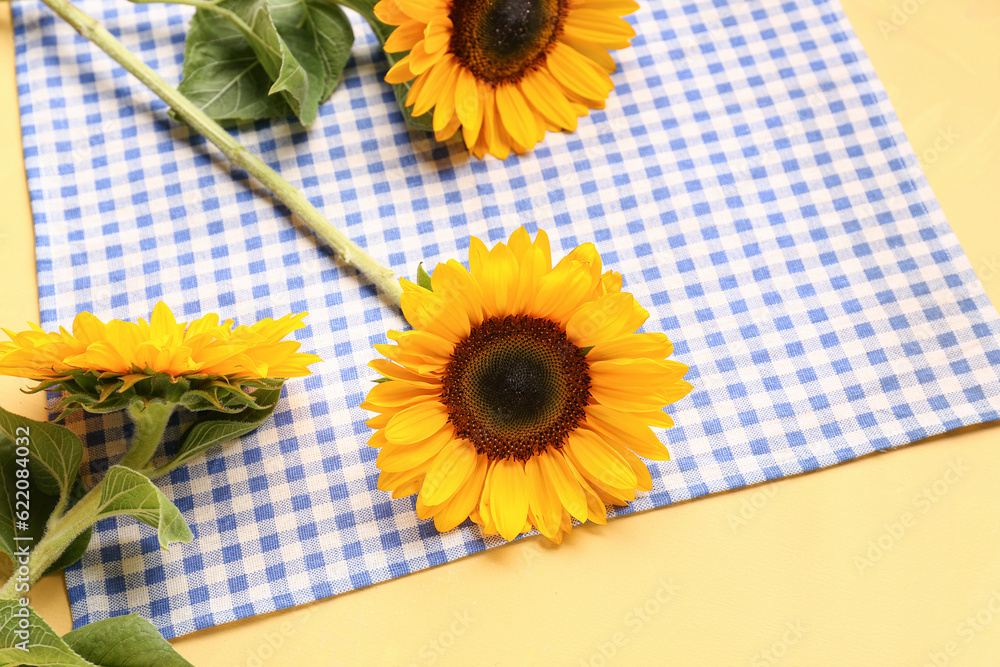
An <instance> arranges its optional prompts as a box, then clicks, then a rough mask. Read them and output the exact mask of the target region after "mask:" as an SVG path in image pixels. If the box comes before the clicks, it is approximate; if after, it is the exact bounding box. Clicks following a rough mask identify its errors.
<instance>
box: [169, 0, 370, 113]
mask: <svg viewBox="0 0 1000 667" xmlns="http://www.w3.org/2000/svg"><path fill="white" fill-rule="evenodd" d="M353 43H354V31H353V30H352V29H351V25H350V22H349V21H348V19H347V16H346V15H345V14H344V12H343V10H342V9H341V8H340V7H339V6H337V5H336V4H334V3H333V2H327V1H324V0H291V1H290V2H278V0H271V1H270V2H268V1H267V0H223V2H220V3H219V4H218V5H215V8H214V9H212V10H209V9H201V8H200V9H198V10H197V11H196V12H195V15H194V18H192V20H191V28H190V30H189V32H188V37H187V42H186V44H185V49H184V71H183V78H182V80H181V84H180V86H179V87H178V88H179V90H180V91H181V92H182V93H184V95H186V96H187V97H188V98H189V99H190V100H191V101H193V102H194V103H195V104H196V105H197V106H199V107H200V108H201V109H202V110H203V111H205V113H207V114H208V115H209V116H211V117H212V118H214V119H216V120H257V119H261V118H273V117H276V116H284V115H287V114H289V113H294V114H295V115H296V116H297V117H298V118H299V121H300V122H301V123H302V124H303V125H308V124H310V123H311V122H312V121H313V120H315V118H316V115H317V112H318V109H319V105H320V103H322V102H323V101H324V100H326V99H327V98H328V97H329V96H330V94H331V93H333V90H334V88H336V86H337V83H338V82H339V81H340V77H341V74H342V72H343V69H344V65H345V64H346V63H347V60H348V58H349V57H350V50H351V45H352V44H353Z"/></svg>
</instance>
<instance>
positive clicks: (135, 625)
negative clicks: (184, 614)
mask: <svg viewBox="0 0 1000 667" xmlns="http://www.w3.org/2000/svg"><path fill="white" fill-rule="evenodd" d="M63 640H64V641H65V642H66V644H67V645H68V646H69V647H70V648H71V649H72V650H73V651H75V652H76V653H77V654H79V655H80V656H81V657H83V658H85V659H87V660H90V661H91V662H93V663H94V664H97V665H101V667H137V666H140V665H141V667H193V666H192V665H191V663H190V662H188V661H187V660H185V659H184V658H182V657H181V656H180V654H179V653H177V651H175V650H174V647H173V646H171V645H170V644H169V643H167V640H166V639H164V638H163V637H162V636H160V633H159V632H157V630H156V628H155V627H154V626H153V624H152V623H150V622H149V621H147V620H146V619H144V618H142V617H141V616H137V615H136V614H129V615H128V616H115V617H113V618H108V619H105V620H103V621H97V622H95V623H90V624H89V625H85V626H83V627H82V628H80V629H79V630H74V631H73V632H70V633H69V634H67V635H65V636H64V637H63Z"/></svg>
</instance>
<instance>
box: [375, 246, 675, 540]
mask: <svg viewBox="0 0 1000 667" xmlns="http://www.w3.org/2000/svg"><path fill="white" fill-rule="evenodd" d="M470 244H471V245H470V249H469V265H470V269H471V270H466V269H465V267H463V266H462V265H461V264H460V263H458V262H457V261H455V260H450V261H448V262H447V263H444V264H438V266H437V267H436V268H435V269H434V272H433V274H432V276H431V280H430V285H429V287H430V288H429V289H428V288H425V287H421V286H419V285H416V284H414V283H412V282H409V281H407V280H403V281H401V282H402V286H403V297H402V308H403V314H404V315H405V317H406V319H407V321H408V322H409V323H410V324H411V325H412V326H413V329H412V330H410V331H406V332H398V331H390V332H389V334H388V336H389V338H390V339H391V340H393V341H394V343H395V344H388V345H376V346H375V347H376V349H378V351H379V352H381V353H382V354H383V355H384V356H385V357H386V359H377V360H375V361H373V362H372V363H371V364H370V366H371V367H372V368H374V369H375V370H376V371H378V372H379V373H381V374H382V376H383V378H382V380H381V381H379V382H378V383H377V384H376V385H375V387H374V388H372V390H371V391H370V392H369V394H368V396H367V399H366V400H365V402H364V403H362V406H361V407H363V408H365V409H367V410H370V411H373V412H377V413H379V414H378V415H377V416H375V417H373V418H372V419H370V420H369V421H368V422H367V423H368V425H369V426H370V427H371V428H373V429H376V430H375V433H374V434H373V435H372V436H371V439H370V440H369V444H370V445H371V446H372V447H376V448H380V450H381V451H380V452H379V454H378V458H377V465H378V467H379V469H380V471H381V473H380V475H379V479H378V488H379V489H381V490H383V491H392V495H393V497H394V498H399V497H402V496H405V495H409V494H414V493H416V494H418V496H417V501H416V507H417V513H418V515H419V516H420V517H421V518H428V517H433V518H434V522H435V525H436V527H437V528H438V530H440V531H446V530H450V529H452V528H454V527H456V526H458V525H459V524H460V523H462V522H463V521H465V519H467V518H471V519H472V521H473V522H475V523H477V524H479V525H480V526H482V527H483V530H484V532H485V533H487V534H494V533H499V534H500V535H502V536H503V537H504V539H507V540H511V539H513V538H515V537H517V535H519V534H521V533H523V532H526V531H528V530H530V529H531V528H532V527H535V528H537V529H538V530H539V532H541V533H542V534H543V535H545V536H546V537H548V538H550V539H552V540H555V541H557V542H558V541H560V540H561V539H562V536H563V534H564V533H566V532H568V531H569V530H570V529H571V527H572V520H573V519H576V520H578V521H580V522H585V521H588V520H589V521H594V522H597V523H605V522H606V518H607V512H606V504H612V505H626V504H627V503H628V502H630V501H632V500H634V499H635V494H636V491H649V490H650V489H651V488H652V479H651V477H650V474H649V471H648V470H647V469H646V466H645V465H644V464H643V462H642V460H640V458H639V457H640V456H642V457H644V458H647V459H653V460H667V459H669V453H668V451H667V448H666V447H665V446H664V445H663V444H662V443H661V442H660V441H659V440H658V439H657V437H656V436H655V435H654V433H653V431H652V430H651V428H650V426H659V427H664V428H666V427H670V426H672V425H673V422H672V421H671V419H670V417H669V416H668V415H666V414H665V413H664V412H663V411H662V408H663V407H664V406H665V405H667V404H669V403H672V402H674V401H676V400H678V399H679V398H681V397H683V396H685V395H686V394H687V393H688V392H689V391H690V390H691V385H690V384H688V383H687V382H685V381H684V380H683V379H682V377H683V376H684V374H685V373H686V372H687V366H684V365H683V364H680V363H677V362H675V361H669V360H667V359H666V357H668V356H669V355H670V353H671V351H672V345H671V343H670V341H669V340H667V337H666V336H665V335H664V334H662V333H635V331H636V330H637V329H638V328H639V327H640V326H642V324H643V322H645V321H646V319H647V317H648V316H649V313H647V312H646V310H645V309H643V308H642V307H641V306H640V305H639V304H638V302H636V300H635V299H634V298H633V297H632V295H631V294H628V293H626V292H622V291H621V290H622V276H621V275H620V274H617V273H615V272H614V271H607V272H602V269H601V258H600V255H598V253H597V250H596V249H595V248H594V246H593V244H590V243H587V244H584V245H581V246H579V247H578V248H576V249H575V250H573V251H572V252H570V253H569V254H568V255H567V256H566V257H564V258H563V259H562V260H561V261H560V262H559V263H558V264H556V265H555V267H553V266H552V262H551V253H550V250H549V241H548V238H547V236H546V235H545V233H544V232H543V231H539V232H538V234H537V236H536V237H535V240H534V242H532V241H531V239H530V237H529V236H528V233H527V232H526V231H525V230H524V229H523V228H522V229H518V230H517V231H515V232H514V233H513V234H512V235H511V237H510V240H509V241H508V242H507V243H506V244H504V243H498V244H496V245H495V246H494V247H493V249H492V250H487V248H486V246H485V245H484V244H483V243H482V242H481V241H480V240H479V239H476V238H472V239H471V241H470Z"/></svg>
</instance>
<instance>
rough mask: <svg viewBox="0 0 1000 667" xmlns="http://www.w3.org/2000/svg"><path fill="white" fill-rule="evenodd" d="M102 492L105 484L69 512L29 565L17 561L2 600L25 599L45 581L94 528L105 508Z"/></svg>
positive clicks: (40, 543)
mask: <svg viewBox="0 0 1000 667" xmlns="http://www.w3.org/2000/svg"><path fill="white" fill-rule="evenodd" d="M102 490H103V482H101V483H99V484H97V485H96V486H95V487H94V488H92V489H91V490H90V491H88V492H87V495H85V496H84V497H83V498H81V499H80V502H78V503H77V504H76V505H73V507H72V508H70V510H69V511H68V512H66V513H65V514H64V515H62V516H61V517H59V518H58V519H57V520H55V521H53V522H51V523H50V525H49V527H48V529H47V530H46V531H45V535H44V536H42V539H40V540H39V541H38V544H36V545H35V548H34V549H33V550H32V551H31V555H30V556H29V557H28V558H27V559H26V561H27V562H24V561H21V560H20V558H18V557H15V559H14V571H13V573H12V574H11V576H10V579H8V580H7V583H5V584H4V586H3V588H0V599H4V600H12V599H16V598H19V597H22V596H23V595H24V594H25V593H26V592H27V591H28V589H29V588H31V587H32V586H34V585H35V582H37V581H38V580H39V579H41V578H42V575H43V574H45V571H46V570H47V569H49V566H50V565H52V564H53V563H54V562H56V560H57V559H58V558H59V557H60V556H62V554H63V552H64V551H66V549H67V548H68V547H69V545H70V544H71V543H72V542H73V540H75V539H76V538H77V537H79V536H80V534H81V533H83V531H85V530H87V528H88V527H89V526H91V525H93V523H94V516H95V515H96V514H97V511H98V510H99V509H100V506H101V494H102ZM25 570H26V571H25Z"/></svg>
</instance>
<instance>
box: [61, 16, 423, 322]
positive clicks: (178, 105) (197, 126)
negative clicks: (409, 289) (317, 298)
mask: <svg viewBox="0 0 1000 667" xmlns="http://www.w3.org/2000/svg"><path fill="white" fill-rule="evenodd" d="M42 2H44V3H45V4H46V5H48V7H49V8H50V9H51V10H52V11H54V12H55V13H56V14H58V15H59V16H60V17H61V18H62V19H63V20H65V21H66V22H67V23H69V24H70V25H71V26H73V28H75V29H76V31H77V32H78V33H80V35H82V36H83V37H85V38H86V39H88V40H90V41H91V42H93V43H94V44H95V45H96V46H97V47H98V48H100V49H101V50H102V51H104V52H105V53H107V54H108V55H109V56H111V57H112V58H114V59H115V61H117V62H118V64H119V65H121V66H122V67H124V68H125V69H126V70H128V71H129V72H131V73H132V75H134V76H135V77H136V78H137V79H139V81H141V82H142V83H143V84H144V85H145V86H146V87H147V88H149V89H150V90H151V91H153V93H155V94H156V95H157V96H158V97H159V98H160V99H161V100H163V101H164V102H166V103H167V105H168V106H170V108H171V109H173V110H174V111H175V112H176V113H177V115H178V117H180V118H181V119H182V120H184V122H186V123H187V124H188V125H190V126H191V128H193V129H194V130H195V131H196V132H198V133H199V134H201V135H202V136H204V137H205V138H206V139H208V140H209V141H211V142H212V143H213V144H215V145H216V146H217V147H218V148H219V150H221V151H222V152H223V154H225V156H226V157H227V158H229V161H230V162H232V163H233V164H234V165H236V166H237V167H239V168H240V169H243V170H245V171H246V172H247V173H249V174H250V175H252V176H253V177H254V178H256V179H257V180H258V181H260V182H261V183H262V184H264V186H266V187H267V188H268V189H269V190H270V191H271V192H272V193H273V194H274V196H275V197H277V198H278V199H279V200H281V201H282V202H283V203H284V204H285V205H286V206H288V208H289V209H290V210H291V211H292V212H293V213H294V214H295V215H296V216H298V218H299V219H300V220H301V221H302V222H304V223H305V224H306V225H307V226H308V227H309V228H310V229H312V230H313V231H314V232H315V233H316V234H317V236H319V237H320V238H321V239H323V240H324V241H325V242H326V243H327V244H328V245H329V246H330V247H331V248H332V249H333V250H334V252H336V253H337V254H338V255H339V256H340V259H341V260H342V261H343V262H344V263H346V264H349V265H350V266H353V267H354V268H355V269H357V270H358V271H359V272H360V273H362V274H363V275H364V276H365V277H366V278H368V279H369V280H371V281H372V282H373V283H374V284H375V286H376V287H378V289H379V290H381V291H382V293H383V294H385V296H386V297H387V298H388V299H389V300H390V301H392V303H394V304H396V305H399V301H400V297H401V296H402V294H403V290H402V288H401V287H400V286H399V281H398V280H397V278H396V275H395V273H393V271H392V269H390V268H388V267H386V266H384V265H382V264H380V263H379V262H377V261H375V259H374V258H373V257H372V256H371V255H369V254H368V253H366V252H365V251H364V250H362V249H361V247H360V246H358V245H357V244H355V243H354V242H353V241H351V240H350V239H349V238H348V237H347V236H346V235H345V234H344V233H343V232H341V231H340V230H339V229H337V228H336V227H335V226H334V225H333V224H332V223H331V222H330V221H329V220H327V219H326V218H325V217H324V216H323V214H322V213H320V212H319V211H318V210H317V209H316V207H315V206H313V205H312V204H311V203H310V202H309V200H308V199H307V198H306V197H305V195H303V194H302V192H301V191H300V190H299V189H298V188H296V187H295V186H294V185H292V184H291V183H289V182H288V181H286V180H285V179H284V178H282V176H281V175H280V174H279V173H278V172H276V171H275V170H274V169H272V168H271V167H269V166H268V165H267V164H266V163H264V161H263V160H261V159H260V158H259V157H257V156H256V155H254V154H253V153H251V152H250V151H248V150H247V149H246V148H245V147H244V146H243V145H242V144H240V143H239V142H238V141H236V139H234V138H233V137H232V135H230V134H229V133H228V132H226V130H225V129H224V128H223V127H222V126H221V125H219V124H218V123H217V122H215V121H214V120H212V119H211V118H209V116H208V115H207V114H206V113H205V112H204V111H202V110H201V109H199V108H198V107H197V106H195V105H194V104H193V103H192V102H191V100H189V99H188V98H186V97H185V96H184V95H182V94H181V93H180V91H178V90H177V89H176V88H174V87H173V86H171V85H170V84H169V83H167V81H166V80H165V79H163V77H161V76H160V75H159V74H157V73H156V72H154V71H153V70H152V69H151V68H150V67H149V66H148V65H146V63H144V62H143V61H142V60H140V59H139V58H138V57H136V56H135V55H134V54H133V53H132V52H131V51H129V50H128V49H127V48H125V46H124V45H123V44H122V43H121V42H119V41H118V40H117V39H116V38H115V37H114V35H112V34H111V33H110V32H108V31H107V30H106V29H105V28H104V27H103V26H102V25H101V24H100V23H99V22H98V21H97V20H96V19H94V18H93V17H92V16H90V15H89V14H87V13H86V12H84V11H82V10H81V9H79V8H78V7H76V6H75V5H73V3H71V2H69V1H68V0H42Z"/></svg>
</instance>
